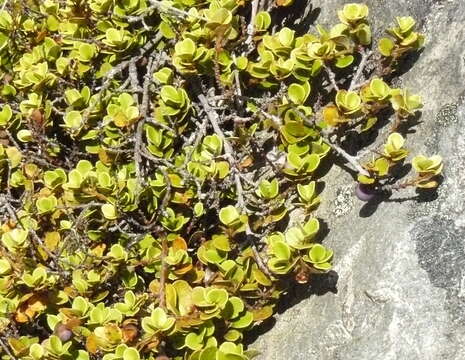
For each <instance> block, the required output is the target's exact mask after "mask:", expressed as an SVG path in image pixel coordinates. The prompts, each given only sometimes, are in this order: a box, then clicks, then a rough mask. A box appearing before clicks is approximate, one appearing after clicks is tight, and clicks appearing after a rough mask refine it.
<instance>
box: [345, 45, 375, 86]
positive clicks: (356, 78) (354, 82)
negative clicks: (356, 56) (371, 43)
mask: <svg viewBox="0 0 465 360" xmlns="http://www.w3.org/2000/svg"><path fill="white" fill-rule="evenodd" d="M372 54H373V51H371V50H369V51H367V50H364V51H363V52H362V60H360V64H359V65H358V68H357V72H356V73H355V75H354V77H353V78H352V81H351V82H350V86H349V91H352V90H354V89H355V88H356V87H358V82H359V80H360V77H361V76H362V74H363V70H364V69H365V66H366V65H367V61H368V59H369V58H370V56H371V55H372Z"/></svg>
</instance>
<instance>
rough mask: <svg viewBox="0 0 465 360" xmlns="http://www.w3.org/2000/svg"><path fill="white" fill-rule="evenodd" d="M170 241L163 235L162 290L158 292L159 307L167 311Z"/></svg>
mask: <svg viewBox="0 0 465 360" xmlns="http://www.w3.org/2000/svg"><path fill="white" fill-rule="evenodd" d="M167 242H168V239H167V238H166V235H165V234H163V235H162V238H161V255H160V256H161V270H160V290H159V292H158V301H159V306H160V307H161V308H162V309H163V310H165V309H166V297H165V285H166V276H167V273H168V264H167V263H166V256H167V255H168V244H167Z"/></svg>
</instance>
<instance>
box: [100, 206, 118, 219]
mask: <svg viewBox="0 0 465 360" xmlns="http://www.w3.org/2000/svg"><path fill="white" fill-rule="evenodd" d="M101 209H102V214H103V216H104V217H105V218H106V219H108V220H115V219H116V218H117V217H118V216H117V213H116V208H115V206H114V205H113V204H103V205H102V208H101Z"/></svg>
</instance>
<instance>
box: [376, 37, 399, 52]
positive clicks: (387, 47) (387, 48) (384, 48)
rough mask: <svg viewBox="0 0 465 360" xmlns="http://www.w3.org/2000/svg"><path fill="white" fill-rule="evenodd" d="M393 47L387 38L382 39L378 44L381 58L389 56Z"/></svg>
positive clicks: (392, 43)
mask: <svg viewBox="0 0 465 360" xmlns="http://www.w3.org/2000/svg"><path fill="white" fill-rule="evenodd" d="M394 47H395V44H394V42H393V41H392V40H391V39H388V38H382V39H380V40H379V42H378V50H379V52H380V53H381V55H383V56H391V54H392V50H393V49H394Z"/></svg>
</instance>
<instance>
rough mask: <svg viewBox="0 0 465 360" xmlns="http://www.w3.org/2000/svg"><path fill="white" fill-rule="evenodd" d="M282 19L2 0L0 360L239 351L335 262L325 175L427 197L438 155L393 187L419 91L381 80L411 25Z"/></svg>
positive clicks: (74, 0)
mask: <svg viewBox="0 0 465 360" xmlns="http://www.w3.org/2000/svg"><path fill="white" fill-rule="evenodd" d="M288 6H294V7H295V8H296V10H297V11H298V10H299V7H298V4H294V5H292V0H291V1H289V0H285V1H281V0H278V1H277V3H276V4H274V3H273V4H271V5H270V6H266V5H265V2H264V1H258V0H254V1H252V2H250V1H242V0H207V1H203V2H201V1H198V0H174V1H168V0H167V1H158V0H87V1H86V0H62V1H59V0H44V1H35V0H21V1H20V0H4V1H3V2H2V4H1V5H0V7H1V11H0V77H1V79H2V82H1V85H0V92H1V101H0V109H1V112H0V189H1V192H0V221H1V228H0V236H1V241H0V254H1V259H0V345H1V347H0V355H1V358H2V359H33V360H38V359H62V360H66V359H79V360H85V359H102V358H103V359H105V360H116V359H118V360H119V359H122V360H138V359H190V360H240V359H243V360H246V359H250V358H252V357H253V356H254V355H255V354H256V352H255V351H252V350H247V349H246V348H245V347H244V345H243V337H244V332H246V331H249V330H251V329H253V327H254V326H256V324H258V323H260V322H261V321H263V320H265V319H267V318H269V317H270V316H272V315H273V313H274V311H275V308H276V304H277V301H278V300H279V299H280V296H281V295H283V294H284V293H285V292H286V290H287V289H288V288H289V286H291V285H292V284H293V283H296V282H298V283H306V282H308V281H309V279H311V278H312V277H313V276H315V274H322V273H325V272H327V271H328V270H330V269H331V266H332V265H331V264H332V258H333V252H332V251H331V250H330V249H328V248H327V247H325V246H323V245H322V244H321V243H320V242H321V236H320V233H321V231H320V220H318V218H317V217H315V213H314V210H315V209H316V208H317V207H318V204H319V203H320V192H321V184H320V182H319V175H318V174H319V172H318V171H319V169H321V166H320V165H321V164H323V163H325V162H326V163H327V164H329V162H331V161H333V160H334V159H342V160H343V161H344V162H346V164H347V167H348V168H349V169H352V170H354V178H355V181H354V187H355V183H357V182H358V184H359V185H358V186H357V187H356V195H357V196H358V197H359V198H360V199H363V200H370V199H372V198H373V197H376V196H380V195H381V194H385V193H389V192H392V191H394V190H399V189H402V188H405V187H409V186H413V187H416V188H421V189H424V188H426V189H428V188H435V187H436V186H437V185H438V179H437V177H438V175H439V174H440V172H441V169H442V160H441V158H440V157H439V156H437V155H435V156H432V157H426V156H422V155H417V156H415V157H413V159H412V161H411V165H412V166H413V170H412V175H409V176H407V180H401V179H399V178H398V176H397V175H396V174H398V173H399V171H398V169H399V167H401V168H403V167H405V166H406V159H407V157H408V155H409V153H408V151H407V150H406V148H405V147H404V142H405V139H404V136H405V131H404V130H405V129H406V128H408V127H409V126H410V124H411V120H412V118H413V119H414V118H415V114H416V112H417V111H418V110H419V109H420V108H421V99H420V98H419V96H417V95H413V94H411V93H410V92H409V91H408V90H406V89H399V88H391V87H390V85H389V81H390V79H392V78H393V76H394V75H395V71H396V67H397V66H398V64H399V62H401V61H402V59H403V58H404V57H405V56H406V55H407V54H408V53H412V52H416V51H417V50H418V49H419V48H421V47H422V46H423V42H424V38H423V36H422V35H421V34H419V33H418V32H417V31H416V30H415V21H414V20H413V19H412V18H410V17H398V18H397V19H396V23H395V25H394V26H393V27H392V28H390V29H388V30H387V32H388V35H387V37H386V38H382V39H379V40H376V41H374V40H373V39H372V34H371V30H370V26H369V24H368V21H367V18H368V8H367V7H366V6H365V5H362V4H348V5H346V6H344V8H343V9H341V10H340V11H339V12H338V14H337V16H338V18H339V21H340V23H338V24H337V25H335V26H334V27H332V28H331V29H325V28H323V27H321V26H317V27H316V30H315V32H314V33H306V34H299V33H296V32H295V31H294V30H292V29H290V28H287V27H281V25H280V22H279V21H278V22H277V21H276V19H279V15H280V12H281V11H282V7H288ZM272 19H275V20H273V21H272ZM389 123H390V124H389ZM387 124H389V126H387V127H385V126H384V125H387ZM349 134H350V137H349ZM373 135H374V136H373ZM376 135H378V137H377V136H376ZM354 136H355V137H356V138H358V139H360V143H361V144H365V145H370V146H372V148H371V150H373V151H372V152H369V153H368V152H365V153H364V154H365V155H367V154H369V156H366V157H368V158H369V159H368V160H366V161H362V160H361V158H360V156H356V153H357V151H358V150H360V149H356V150H355V151H354V150H353V149H351V148H350V146H349V145H350V141H349V140H350V139H353V138H354ZM376 138H377V139H378V140H379V139H381V142H379V141H375V142H373V139H376ZM370 139H371V140H370ZM383 139H384V140H383ZM352 142H353V141H352ZM348 146H349V147H348ZM396 169H397V170H396ZM380 261H382V259H380ZM309 321H311V319H309Z"/></svg>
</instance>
